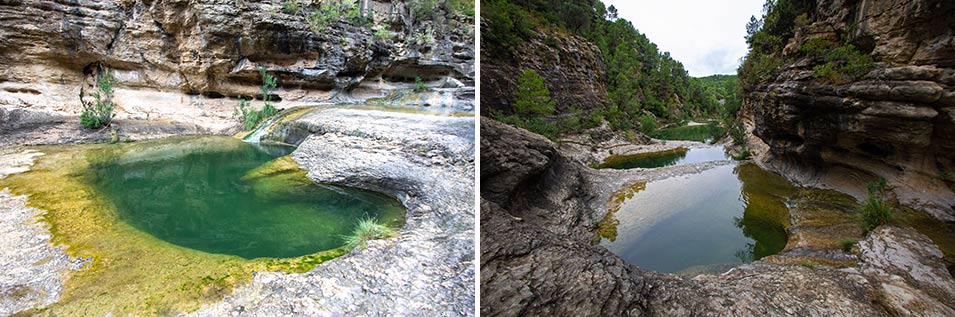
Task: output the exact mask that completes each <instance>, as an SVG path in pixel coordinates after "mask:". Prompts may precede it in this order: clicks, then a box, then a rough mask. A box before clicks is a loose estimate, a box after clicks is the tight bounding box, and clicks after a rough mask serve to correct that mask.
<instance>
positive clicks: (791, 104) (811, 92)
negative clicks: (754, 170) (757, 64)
mask: <svg viewBox="0 0 955 317" xmlns="http://www.w3.org/2000/svg"><path fill="white" fill-rule="evenodd" d="M809 16H810V17H811V19H812V22H811V23H810V24H809V25H807V26H805V27H803V28H800V29H797V32H796V36H795V37H794V38H793V39H792V40H790V42H789V43H788V44H787V45H786V49H785V50H784V51H783V56H784V57H785V58H786V59H787V64H785V65H784V66H783V67H782V68H781V69H780V72H779V74H778V75H777V76H775V77H774V78H771V79H769V80H767V81H765V82H763V83H761V84H760V85H758V86H757V87H756V88H755V89H754V91H751V92H749V93H748V94H747V95H746V96H745V100H744V106H743V109H742V112H741V113H742V117H743V120H744V122H746V123H747V125H748V126H749V128H750V129H751V130H752V134H753V135H755V137H757V138H758V139H756V138H751V139H750V140H751V142H750V144H751V147H752V148H753V149H754V150H755V151H756V152H757V153H759V154H760V155H759V158H760V160H761V161H762V162H763V164H764V165H765V166H767V167H769V168H770V169H774V170H776V171H778V172H781V173H782V174H785V175H787V176H789V177H791V178H794V179H796V180H798V181H800V182H801V183H803V184H808V185H817V186H827V187H835V188H838V189H840V190H843V191H848V192H851V193H854V194H855V195H856V196H857V197H861V196H863V195H864V193H865V190H864V188H863V187H862V184H863V183H864V182H867V181H873V180H876V179H878V178H880V177H881V178H886V179H887V180H888V181H889V185H890V187H893V188H894V189H895V194H896V196H897V197H898V198H899V200H900V201H901V202H903V203H906V204H909V205H912V206H916V207H921V209H925V210H927V211H929V212H930V213H932V214H933V215H934V216H935V217H937V218H939V219H942V220H946V221H955V178H953V177H952V176H951V175H952V173H953V171H955V116H953V114H955V110H953V109H955V19H953V18H952V16H955V3H952V2H951V1H942V0H905V1H841V0H836V1H819V2H818V4H817V6H816V8H815V10H814V12H810V14H809ZM812 37H824V38H830V39H836V38H840V37H843V38H849V39H850V40H851V41H852V42H853V43H855V45H856V46H857V47H858V48H859V49H860V50H861V51H862V53H866V54H869V55H870V56H871V57H872V59H873V60H874V62H875V65H876V66H875V68H874V69H873V70H872V71H870V72H869V73H868V74H865V75H863V76H861V78H858V79H856V80H853V81H850V82H845V83H832V82H830V81H827V80H825V79H820V78H815V77H813V76H812V69H813V67H814V66H816V65H819V64H820V63H821V62H822V61H820V60H813V59H810V58H803V57H800V55H799V54H798V51H799V49H798V48H799V47H800V45H801V44H802V43H804V42H805V41H806V40H808V39H809V38H812Z"/></svg>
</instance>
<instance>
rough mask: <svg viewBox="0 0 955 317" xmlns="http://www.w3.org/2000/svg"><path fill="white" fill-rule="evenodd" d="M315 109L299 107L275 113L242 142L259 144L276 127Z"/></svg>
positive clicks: (312, 107)
mask: <svg viewBox="0 0 955 317" xmlns="http://www.w3.org/2000/svg"><path fill="white" fill-rule="evenodd" d="M314 108H316V107H315V106H299V107H292V108H288V109H284V110H282V111H279V113H276V114H275V115H274V116H272V117H271V118H269V119H268V120H266V121H265V122H264V123H262V124H261V125H259V127H258V128H256V129H255V130H254V131H252V133H249V134H248V135H246V136H245V137H244V138H242V141H245V142H249V143H261V142H262V138H263V137H265V136H267V135H269V134H270V133H272V131H274V130H275V128H276V127H278V126H281V124H282V123H284V122H288V121H289V120H292V119H295V118H298V117H300V116H302V115H303V114H306V113H308V112H309V111H311V110H313V109H314Z"/></svg>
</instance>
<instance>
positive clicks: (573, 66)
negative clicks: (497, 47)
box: [481, 31, 607, 115]
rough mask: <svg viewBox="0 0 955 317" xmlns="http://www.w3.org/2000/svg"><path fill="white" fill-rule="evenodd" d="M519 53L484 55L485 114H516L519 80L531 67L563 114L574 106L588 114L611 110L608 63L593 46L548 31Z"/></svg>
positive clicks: (482, 58)
mask: <svg viewBox="0 0 955 317" xmlns="http://www.w3.org/2000/svg"><path fill="white" fill-rule="evenodd" d="M485 47H486V46H485ZM514 51H515V52H516V53H514V54H515V56H513V57H509V58H508V57H501V56H496V55H494V56H491V55H492V53H491V52H481V54H482V55H481V100H482V108H481V112H482V114H484V115H488V114H490V111H493V110H501V111H504V112H505V113H508V112H510V111H511V109H510V105H511V104H512V103H513V102H514V95H515V93H516V92H517V76H518V75H520V74H521V72H523V71H524V70H527V69H532V70H534V71H536V72H537V73H538V74H540V75H541V77H543V78H545V79H546V80H544V83H545V85H546V86H547V88H548V89H549V90H550V91H551V96H552V97H553V99H554V101H555V102H556V103H557V112H558V113H570V110H571V107H575V108H577V109H580V110H582V111H584V112H585V113H589V111H590V110H594V109H602V108H603V107H605V105H606V102H607V85H606V82H605V80H604V77H605V74H604V72H605V70H604V62H603V59H602V58H601V56H600V49H599V48H598V47H597V46H596V45H594V44H593V43H590V42H589V41H587V40H586V39H584V38H581V37H579V36H575V35H569V34H566V33H560V32H553V31H542V32H541V33H536V34H535V35H534V36H533V37H532V38H531V39H530V40H528V41H526V42H523V43H521V44H519V45H518V48H517V49H515V50H514Z"/></svg>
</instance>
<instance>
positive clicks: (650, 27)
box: [603, 0, 764, 77]
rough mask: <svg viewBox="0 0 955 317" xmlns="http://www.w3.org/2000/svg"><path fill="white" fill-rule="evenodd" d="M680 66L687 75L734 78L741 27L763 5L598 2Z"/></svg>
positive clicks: (758, 0) (686, 0) (750, 1)
mask: <svg viewBox="0 0 955 317" xmlns="http://www.w3.org/2000/svg"><path fill="white" fill-rule="evenodd" d="M603 2H604V4H605V5H606V6H607V7H608V8H609V7H610V5H613V6H614V7H616V8H617V12H618V16H619V17H620V18H624V19H627V20H630V22H633V26H634V27H636V28H637V30H638V31H640V33H643V34H644V35H646V36H647V38H649V39H650V41H651V42H653V43H656V44H657V47H658V48H659V49H660V51H661V52H664V51H667V52H670V56H671V57H673V58H674V59H676V60H678V61H680V62H682V63H683V66H684V67H685V68H686V70H687V71H688V72H689V73H690V76H694V77H703V76H709V75H713V74H735V73H736V67H737V66H739V59H740V58H742V57H743V56H744V55H746V51H747V47H746V40H745V39H744V38H743V37H744V36H745V35H746V23H747V22H749V18H750V16H754V15H755V16H756V17H757V18H758V17H759V16H760V15H761V12H760V11H761V10H762V8H763V2H764V0H603Z"/></svg>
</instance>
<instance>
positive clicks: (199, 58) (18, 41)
mask: <svg viewBox="0 0 955 317" xmlns="http://www.w3.org/2000/svg"><path fill="white" fill-rule="evenodd" d="M362 2H363V3H366V12H368V13H366V14H369V16H370V17H372V18H371V19H372V20H373V21H372V25H374V27H367V26H365V27H360V26H356V25H353V24H352V23H349V22H345V19H342V20H341V21H340V22H332V23H331V24H329V26H327V27H324V28H313V27H310V25H309V21H307V18H306V14H305V13H302V11H299V12H296V13H294V14H287V13H284V12H283V11H282V1H264V2H253V1H214V0H203V1H161V0H160V1H150V0H144V1H116V2H114V1H85V0H80V1H54V2H51V1H30V0H21V1H4V2H2V3H0V20H2V21H3V23H2V26H0V107H2V108H6V110H7V111H12V109H15V108H21V109H27V110H30V111H41V112H46V113H52V114H58V115H59V114H65V115H75V114H76V113H78V112H79V110H80V109H79V108H80V106H79V102H78V101H77V95H78V93H79V89H80V87H81V86H83V85H85V84H88V83H92V79H91V75H92V73H93V72H94V71H95V70H96V69H98V68H100V67H103V68H108V69H111V70H112V71H113V72H114V75H115V77H116V79H117V80H118V84H117V86H118V87H119V89H118V90H117V93H116V97H117V98H116V101H117V103H118V104H119V106H120V109H119V116H118V118H120V119H148V120H156V119H169V120H185V121H187V122H189V123H191V124H195V125H197V126H199V127H201V128H205V129H209V130H212V131H218V130H221V129H225V128H227V127H231V126H232V124H231V122H230V120H229V115H231V111H232V110H231V108H232V106H234V105H235V104H236V103H237V101H236V99H235V98H236V97H237V96H240V95H242V96H256V95H258V94H260V93H259V92H258V86H259V85H260V83H261V79H260V76H259V73H258V68H265V69H266V70H268V71H269V73H271V74H274V75H275V76H276V77H278V82H279V88H278V89H277V90H276V91H275V94H277V95H278V97H279V98H280V99H281V100H283V101H328V100H332V101H336V100H352V99H353V98H355V99H360V100H363V99H367V98H371V97H383V96H384V95H385V94H386V92H387V91H388V90H390V89H394V88H402V87H404V88H407V87H411V85H412V82H413V81H414V79H415V78H416V77H421V78H422V79H424V80H425V81H428V82H429V84H432V85H434V86H439V85H443V84H446V83H448V82H450V83H454V85H457V86H459V85H460V83H461V82H463V83H464V84H465V85H471V86H473V83H474V80H473V75H474V49H473V47H474V27H473V23H474V18H473V17H469V16H466V15H464V14H462V13H452V12H445V10H444V9H440V8H435V10H431V11H429V14H431V15H430V16H428V17H424V18H422V17H416V16H415V15H414V14H413V13H412V10H411V9H410V8H409V5H408V4H407V3H405V2H403V1H367V2H366V1H362ZM316 5H317V3H316ZM381 28H385V29H387V30H389V31H390V32H392V33H394V34H395V36H394V37H392V38H387V37H385V36H381V37H379V36H375V35H374V31H373V30H377V29H381ZM281 106H284V105H280V107H281Z"/></svg>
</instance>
